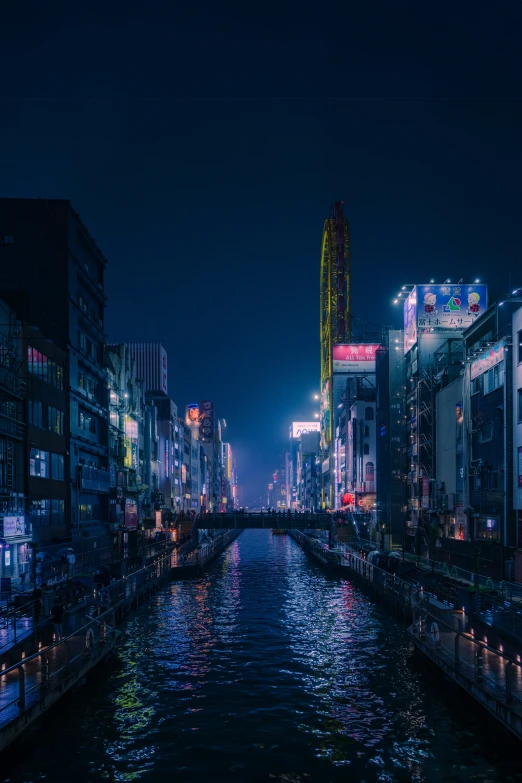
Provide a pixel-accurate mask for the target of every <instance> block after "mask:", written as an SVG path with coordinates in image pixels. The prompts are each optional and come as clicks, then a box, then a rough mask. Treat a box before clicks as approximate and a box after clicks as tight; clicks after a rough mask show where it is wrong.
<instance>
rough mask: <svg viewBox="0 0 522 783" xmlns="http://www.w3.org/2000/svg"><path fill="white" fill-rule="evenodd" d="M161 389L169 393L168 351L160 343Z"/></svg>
mask: <svg viewBox="0 0 522 783" xmlns="http://www.w3.org/2000/svg"><path fill="white" fill-rule="evenodd" d="M160 363H161V391H162V392H165V394H167V351H166V350H165V348H164V347H163V346H162V345H160Z"/></svg>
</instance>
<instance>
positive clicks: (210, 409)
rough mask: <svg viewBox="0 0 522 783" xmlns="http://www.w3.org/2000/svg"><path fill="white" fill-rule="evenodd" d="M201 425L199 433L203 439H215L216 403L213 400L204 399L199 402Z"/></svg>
mask: <svg viewBox="0 0 522 783" xmlns="http://www.w3.org/2000/svg"><path fill="white" fill-rule="evenodd" d="M199 411H200V425H199V435H200V438H201V440H204V441H211V440H213V439H214V403H213V402H212V401H211V400H202V401H201V402H200V404H199Z"/></svg>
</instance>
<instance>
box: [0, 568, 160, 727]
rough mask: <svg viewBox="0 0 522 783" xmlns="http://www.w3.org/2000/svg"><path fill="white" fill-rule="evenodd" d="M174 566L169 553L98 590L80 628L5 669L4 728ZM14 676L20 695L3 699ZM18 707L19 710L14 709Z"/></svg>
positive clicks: (1, 679)
mask: <svg viewBox="0 0 522 783" xmlns="http://www.w3.org/2000/svg"><path fill="white" fill-rule="evenodd" d="M170 567H171V553H168V554H167V555H165V556H163V557H161V558H159V559H158V560H157V561H156V562H155V563H153V564H151V565H149V566H147V567H145V568H142V569H140V570H138V571H136V572H134V573H133V574H131V575H130V576H128V577H123V578H122V579H120V580H118V581H117V582H114V583H113V584H111V585H109V586H108V587H106V588H104V589H103V590H100V591H96V590H95V591H94V592H93V595H92V599H91V600H90V602H89V604H88V605H87V606H86V608H85V614H84V617H83V618H82V620H81V625H80V627H79V628H78V629H77V630H75V631H74V632H73V633H71V634H69V635H68V636H66V637H65V638H64V639H61V640H57V641H56V642H54V643H53V644H51V645H49V646H48V647H45V648H44V649H42V650H39V651H38V652H36V653H33V654H32V655H30V656H28V657H27V658H24V659H22V660H20V661H18V662H17V663H15V664H13V665H12V666H9V667H8V668H6V669H5V670H3V671H2V672H1V673H0V727H1V726H3V725H5V724H6V723H9V722H10V721H11V720H13V719H14V718H15V717H17V716H18V715H19V714H20V713H22V712H23V711H24V710H25V709H27V708H28V707H29V706H30V705H31V704H34V703H36V702H37V701H39V700H40V699H42V698H43V697H44V696H45V695H46V694H47V693H48V692H49V691H50V690H51V689H52V688H53V687H54V686H55V684H57V685H58V684H59V681H60V677H61V676H62V675H63V674H68V673H70V672H71V670H72V666H73V664H74V663H75V662H77V661H79V660H83V659H84V656H85V655H88V654H89V650H90V649H91V648H93V647H95V646H96V645H97V644H104V643H105V642H106V641H107V639H108V635H109V634H114V633H115V629H116V620H115V612H116V610H117V609H118V607H119V606H121V605H122V604H123V603H124V602H125V601H127V600H128V599H129V598H134V597H135V596H136V597H137V596H138V595H139V593H140V592H141V591H142V590H144V589H145V588H147V587H148V586H149V585H150V583H151V582H154V581H156V580H157V579H159V578H161V577H162V576H164V575H165V574H166V572H167V571H168V572H169V573H170ZM13 677H17V678H18V688H17V689H16V691H17V692H16V695H15V696H14V697H13V698H7V699H3V698H2V695H3V691H4V692H5V691H6V690H8V691H9V689H10V687H9V686H10V685H11V684H12V683H11V681H12V678H13ZM31 683H32V684H31ZM11 690H12V688H11ZM15 707H17V708H18V709H15V710H14V711H13V708H15Z"/></svg>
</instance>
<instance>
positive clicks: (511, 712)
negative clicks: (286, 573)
mask: <svg viewBox="0 0 522 783" xmlns="http://www.w3.org/2000/svg"><path fill="white" fill-rule="evenodd" d="M292 536H293V537H294V538H295V539H296V540H297V541H299V543H301V544H302V545H303V546H304V547H305V548H306V549H308V551H310V552H311V553H312V554H313V555H314V556H316V557H318V559H320V560H321V561H322V562H323V563H325V564H326V565H329V566H335V567H336V568H339V569H341V571H344V570H345V571H346V575H347V578H350V575H354V576H355V577H356V578H357V579H358V580H359V582H360V583H361V584H364V585H367V586H368V587H369V589H371V591H372V592H373V593H374V594H375V596H376V597H380V598H381V599H383V598H384V599H386V598H388V599H389V600H390V601H391V602H392V604H393V603H395V604H396V605H400V606H401V607H402V609H403V611H405V612H406V615H409V616H410V617H411V620H412V625H411V626H410V628H409V632H410V634H411V635H412V638H413V640H414V643H415V645H416V647H417V648H418V649H419V650H421V651H422V652H423V653H424V654H425V655H426V656H427V657H429V658H430V659H431V660H432V661H433V662H434V663H435V664H436V665H437V666H438V667H439V668H440V669H442V670H443V671H444V672H445V674H447V675H448V676H449V677H450V678H451V679H453V680H454V681H455V682H456V683H458V684H459V685H460V686H461V687H463V688H464V689H465V690H466V691H467V692H468V693H469V694H470V695H471V696H473V697H474V698H475V699H476V700H477V701H478V702H480V703H481V704H482V705H483V706H484V707H485V708H486V709H487V710H488V711H489V712H490V713H491V714H492V715H494V716H495V717H496V718H497V719H498V720H500V721H501V722H502V723H503V725H504V726H505V727H506V728H509V729H510V730H511V731H512V732H513V733H514V734H515V735H516V736H517V737H518V738H519V739H522V667H521V665H520V660H516V661H515V660H513V659H511V658H510V657H509V656H507V655H506V654H505V653H504V651H503V649H502V647H500V649H494V648H492V647H490V646H488V644H487V642H486V641H480V640H478V639H475V638H474V633H473V629H470V628H468V630H467V631H466V630H465V618H464V616H463V613H462V612H461V611H459V610H458V608H457V609H455V608H453V607H450V606H449V605H447V604H445V603H442V602H440V601H438V600H436V599H435V598H433V597H432V596H430V595H429V594H428V593H425V592H424V591H423V589H422V588H421V587H419V586H418V585H416V584H413V583H411V582H405V581H404V580H402V579H399V578H398V577H396V576H394V575H393V574H390V573H388V572H387V571H384V570H383V569H381V568H379V567H377V566H376V565H373V564H372V563H371V562H368V560H367V559H366V558H365V557H364V556H363V557H361V555H360V553H359V552H356V551H354V550H353V549H351V548H350V547H349V545H341V546H339V547H337V548H336V549H335V550H331V549H330V548H329V547H328V546H327V545H326V544H325V543H324V542H321V541H319V540H318V539H317V538H312V537H311V536H308V535H305V534H304V533H301V532H299V531H292Z"/></svg>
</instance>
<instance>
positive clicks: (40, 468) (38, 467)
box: [29, 449, 50, 478]
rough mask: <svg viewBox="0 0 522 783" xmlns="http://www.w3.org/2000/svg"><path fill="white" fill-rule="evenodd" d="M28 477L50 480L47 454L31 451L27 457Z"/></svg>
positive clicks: (46, 452) (36, 450)
mask: <svg viewBox="0 0 522 783" xmlns="http://www.w3.org/2000/svg"><path fill="white" fill-rule="evenodd" d="M29 475H30V476H37V477H38V478H50V475H49V452H48V451H40V450H39V449H31V452H30V457H29Z"/></svg>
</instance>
